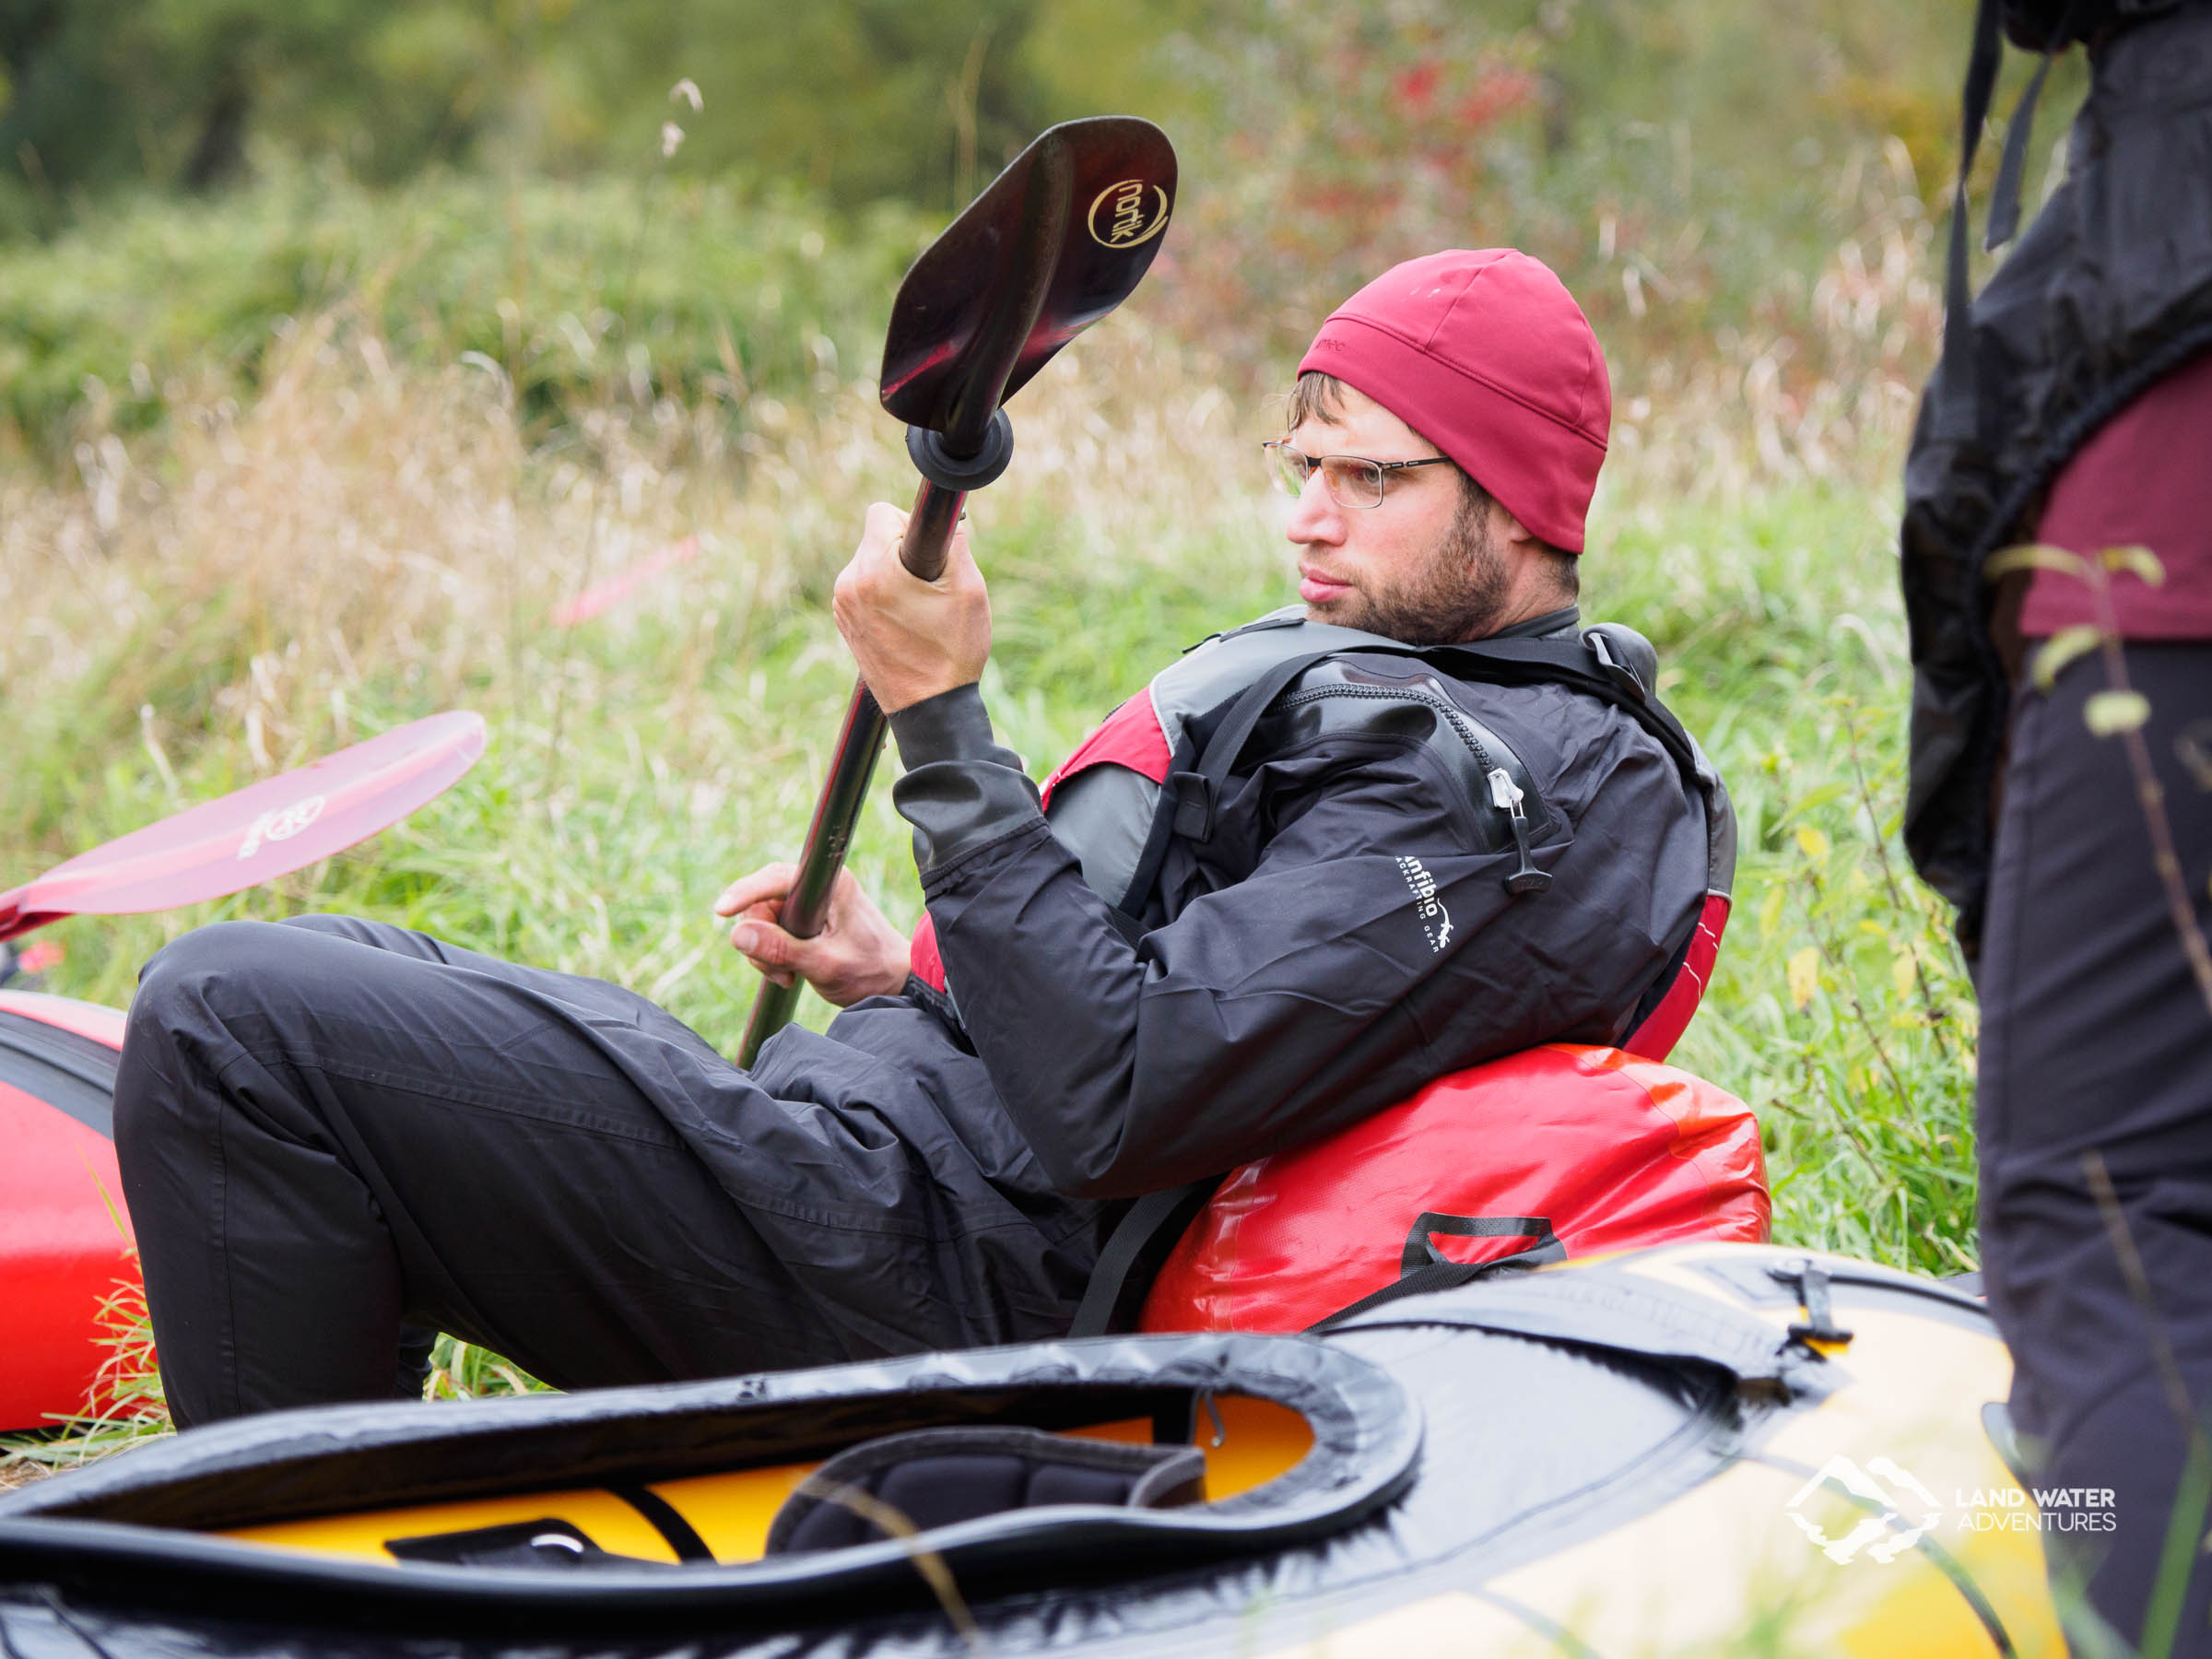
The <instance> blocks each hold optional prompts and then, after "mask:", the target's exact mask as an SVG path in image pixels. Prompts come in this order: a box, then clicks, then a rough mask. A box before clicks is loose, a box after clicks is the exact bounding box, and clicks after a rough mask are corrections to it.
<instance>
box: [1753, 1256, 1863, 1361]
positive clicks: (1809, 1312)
mask: <svg viewBox="0 0 2212 1659" xmlns="http://www.w3.org/2000/svg"><path fill="white" fill-rule="evenodd" d="M1767 1272H1768V1274H1769V1275H1770V1276H1771V1277H1774V1278H1776V1279H1778V1280H1780V1281H1781V1282H1782V1283H1783V1284H1785V1285H1788V1286H1790V1287H1792V1288H1794V1289H1795V1290H1796V1292H1797V1296H1798V1300H1800V1301H1802V1302H1803V1303H1804V1304H1805V1318H1804V1319H1803V1320H1802V1321H1800V1322H1799V1323H1798V1324H1793V1325H1792V1326H1790V1340H1791V1341H1792V1342H1795V1343H1800V1344H1803V1345H1804V1346H1805V1347H1812V1346H1813V1344H1815V1343H1817V1342H1827V1343H1833V1344H1835V1345H1837V1346H1838V1347H1841V1346H1842V1345H1843V1344H1845V1343H1847V1342H1849V1341H1850V1340H1851V1335H1852V1334H1851V1333H1850V1332H1849V1331H1847V1330H1845V1329H1843V1327H1842V1326H1841V1325H1839V1324H1837V1323H1836V1319H1835V1306H1834V1304H1833V1303H1832V1302H1830V1300H1829V1296H1828V1269H1827V1268H1825V1267H1823V1266H1821V1265H1820V1264H1819V1263H1818V1262H1816V1261H1814V1260H1813V1259H1812V1258H1811V1257H1810V1256H1807V1257H1806V1258H1804V1259H1803V1260H1802V1261H1799V1262H1798V1263H1796V1264H1795V1265H1787V1266H1781V1267H1770V1268H1768V1269H1767Z"/></svg>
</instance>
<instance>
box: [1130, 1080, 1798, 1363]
mask: <svg viewBox="0 0 2212 1659" xmlns="http://www.w3.org/2000/svg"><path fill="white" fill-rule="evenodd" d="M1769 1213H1770V1206H1769V1203H1768V1198H1767V1186H1766V1160H1765V1159H1764V1157H1763V1156H1762V1155H1761V1152H1760V1148H1759V1124H1758V1122H1757V1120H1756V1119H1754V1118H1753V1116H1752V1115H1751V1109H1750V1108H1749V1107H1747V1106H1746V1105H1745V1104H1744V1103H1743V1102H1742V1101H1741V1100H1737V1099H1736V1098H1735V1096H1733V1095H1731V1094H1729V1093H1727V1092H1726V1091H1725V1090H1724V1089H1722V1088H1716V1087H1714V1086H1713V1085H1712V1084H1711V1083H1708V1082H1706V1081H1704V1079H1702V1078H1700V1077H1692V1076H1691V1075H1690V1074H1689V1073H1688V1072H1685V1071H1677V1069H1676V1068H1675V1067H1673V1066H1671V1065H1661V1064H1659V1063H1658V1062H1656V1061H1652V1060H1641V1059H1638V1058H1637V1057H1636V1056H1635V1055H1633V1054H1630V1053H1624V1052H1623V1051H1622V1050H1619V1049H1616V1048H1590V1047H1585V1046H1583V1045H1581V1044H1577V1043H1566V1042H1555V1043H1548V1044H1547V1045H1545V1046H1544V1047H1542V1048H1535V1049H1529V1050H1527V1051H1525V1052H1524V1053H1517V1054H1508V1055H1506V1056H1504V1057H1503V1058H1502V1059H1498V1060H1492V1061H1490V1062H1488V1064H1487V1065H1477V1066H1471V1067H1469V1068H1468V1069H1467V1070H1465V1071H1462V1072H1454V1073H1453V1075H1452V1076H1450V1077H1443V1078H1440V1079H1439V1080H1438V1081H1436V1082H1434V1083H1431V1084H1430V1085H1429V1087H1428V1088H1424V1089H1422V1090H1421V1091H1420V1092H1419V1093H1418V1094H1417V1095H1415V1096H1414V1097H1413V1098H1412V1099H1410V1100H1406V1101H1404V1102H1402V1103H1401V1104H1399V1105H1396V1106H1393V1107H1389V1108H1387V1109H1385V1110H1384V1111H1382V1112H1377V1113H1375V1115H1374V1116H1372V1117H1371V1118H1367V1119H1365V1120H1363V1121H1362V1122H1360V1123H1358V1124H1354V1125H1353V1126H1352V1127H1351V1128H1349V1129H1347V1130H1345V1131H1344V1132H1343V1133H1341V1134H1339V1135H1332V1136H1330V1137H1329V1138H1328V1139H1326V1140H1323V1141H1317V1142H1315V1143H1314V1144H1313V1145H1312V1146H1309V1147H1300V1148H1299V1149H1298V1150H1296V1151H1294V1152H1286V1153H1281V1154H1279V1155H1277V1156H1276V1157H1272V1158H1263V1159H1258V1160H1257V1161H1256V1162H1253V1163H1248V1164H1245V1165H1244V1166H1243V1167H1242V1168H1241V1169H1238V1170H1234V1171H1230V1174H1229V1176H1228V1178H1227V1179H1226V1180H1224V1181H1223V1182H1222V1183H1221V1185H1220V1187H1219V1189H1218V1191H1217V1192H1216V1193H1215V1194H1214V1196H1213V1199H1212V1200H1211V1202H1209V1203H1208V1204H1207V1205H1206V1208H1205V1209H1204V1210H1202V1211H1201V1212H1200V1213H1199V1215H1198V1218H1197V1219H1196V1220H1194V1222H1192V1223H1191V1225H1190V1228H1189V1230H1187V1231H1185V1232H1184V1233H1183V1235H1182V1240H1181V1241H1180V1242H1178V1243H1177V1244H1176V1246H1175V1249H1174V1252H1173V1253H1171V1255H1170V1256H1169V1258H1168V1261H1167V1265H1166V1266H1164V1267H1163V1268H1162V1269H1161V1270H1160V1272H1159V1277H1157V1278H1156V1279H1154V1281H1153V1284H1152V1290H1151V1294H1150V1296H1149V1297H1147V1300H1146V1302H1145V1309H1144V1317H1143V1320H1142V1324H1141V1326H1140V1328H1141V1329H1143V1330H1147V1331H1300V1330H1303V1329H1305V1328H1306V1327H1307V1326H1308V1325H1311V1324H1313V1323H1314V1322H1316V1321H1317V1320H1321V1319H1325V1318H1326V1317H1328V1315H1330V1314H1331V1313H1334V1312H1337V1311H1338V1310H1340V1309H1342V1308H1345V1307H1347V1306H1348V1305H1350V1304H1351V1303H1353V1302H1355V1301H1358V1300H1360V1299H1361V1298H1362V1297H1365V1296H1369V1295H1371V1294H1372V1293H1373V1292H1375V1291H1377V1290H1380V1289H1382V1288H1384V1287H1385V1286H1387V1285H1389V1284H1391V1283H1392V1282H1394V1280H1396V1279H1397V1278H1399V1277H1402V1276H1403V1275H1404V1274H1406V1273H1408V1272H1412V1271H1414V1270H1416V1269H1418V1268H1420V1267H1424V1266H1427V1265H1430V1264H1432V1263H1437V1262H1465V1263H1473V1262H1487V1261H1492V1260H1499V1259H1502V1258H1504V1257H1507V1256H1512V1255H1521V1254H1527V1255H1530V1256H1532V1257H1533V1258H1534V1259H1535V1260H1537V1261H1557V1260H1559V1259H1561V1258H1562V1257H1564V1256H1568V1255H1574V1256H1583V1255H1589V1254H1593V1253H1596V1252H1600V1251H1606V1250H1620V1249H1626V1248H1629V1247H1630V1246H1634V1245H1644V1244H1663V1243H1666V1242H1668V1241H1675V1240H1682V1239H1719V1240H1730V1241H1743V1242H1750V1243H1760V1242H1764V1241H1765V1240H1766V1237H1767V1227H1768V1218H1769Z"/></svg>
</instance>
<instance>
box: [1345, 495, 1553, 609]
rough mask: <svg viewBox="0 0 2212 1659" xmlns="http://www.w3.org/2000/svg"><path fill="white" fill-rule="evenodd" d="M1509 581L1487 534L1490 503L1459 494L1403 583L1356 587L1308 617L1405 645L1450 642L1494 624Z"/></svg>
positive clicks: (1510, 582)
mask: <svg viewBox="0 0 2212 1659" xmlns="http://www.w3.org/2000/svg"><path fill="white" fill-rule="evenodd" d="M1511 585H1512V572H1511V571H1509V570H1508V569H1507V568H1506V563H1505V560H1504V559H1503V558H1502V557H1500V554H1499V551H1498V547H1497V544H1496V543H1495V542H1494V541H1493V540H1492V539H1491V536H1490V503H1489V502H1488V501H1487V500H1475V499H1472V498H1470V497H1468V496H1465V495H1464V494H1463V495H1462V496H1461V497H1460V501H1459V509H1458V511H1457V512H1454V513H1453V515H1452V527H1451V528H1450V529H1449V530H1447V531H1446V532H1445V533H1444V538H1443V540H1442V541H1441V542H1440V543H1438V544H1437V547H1436V549H1435V551H1433V552H1432V553H1430V556H1429V558H1428V559H1426V560H1425V561H1424V562H1423V563H1422V565H1421V567H1420V569H1418V571H1415V572H1414V573H1413V574H1412V575H1411V576H1410V577H1408V578H1407V579H1406V582H1405V583H1404V585H1403V586H1401V587H1396V588H1393V589H1390V590H1387V591H1384V592H1381V593H1377V592H1375V591H1373V590H1371V589H1369V588H1364V587H1362V588H1355V589H1353V590H1352V594H1351V595H1350V596H1349V597H1348V599H1347V601H1346V602H1343V603H1340V604H1339V605H1335V606H1330V607H1329V609H1330V610H1331V612H1332V613H1334V614H1332V615H1330V616H1329V617H1327V618H1320V617H1314V618H1312V619H1313V620H1314V621H1322V620H1324V619H1325V620H1327V621H1330V622H1334V623H1335V624H1337V625H1338V626H1339V627H1343V628H1358V629H1364V630H1365V631H1367V632H1368V633H1373V634H1381V635H1382V637H1383V638H1385V639H1389V640H1397V641H1402V642H1403V643H1405V644H1407V645H1456V644H1458V643H1460V642H1461V641H1465V640H1479V639H1482V638H1484V637H1485V636H1486V635H1488V634H1490V633H1493V632H1495V631H1496V629H1497V627H1498V619H1499V618H1500V616H1501V615H1502V614H1503V613H1504V610H1505V601H1506V591H1507V589H1508V588H1509V587H1510V586H1511ZM1310 614H1311V613H1310V612H1309V615H1310Z"/></svg>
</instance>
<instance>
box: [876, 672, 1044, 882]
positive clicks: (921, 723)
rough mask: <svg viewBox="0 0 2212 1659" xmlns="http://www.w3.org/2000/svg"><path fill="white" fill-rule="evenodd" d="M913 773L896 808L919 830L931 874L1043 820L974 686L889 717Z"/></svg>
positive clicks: (896, 791) (918, 853)
mask: <svg viewBox="0 0 2212 1659" xmlns="http://www.w3.org/2000/svg"><path fill="white" fill-rule="evenodd" d="M890 724H891V734H892V735H893V736H894V737H896V738H897V739H898V742H899V758H900V760H901V761H902V762H904V763H905V766H906V769H907V770H906V775H905V776H904V777H902V778H900V780H899V781H898V782H896V783H894V784H892V785H891V805H892V806H895V807H897V808H898V810H899V815H900V817H901V818H905V819H906V821H907V822H908V823H910V824H912V825H913V827H914V864H915V865H916V866H917V867H918V868H919V869H920V870H921V871H922V873H923V874H924V876H926V875H928V874H929V872H930V871H932V870H934V869H936V868H938V867H940V866H942V865H947V864H950V863H953V862H954V861H956V860H958V859H960V858H962V857H965V856H966V855H967V854H968V853H972V852H975V851H976V850H977V849H978V848H981V847H983V846H985V845H987V844H989V843H990V842H992V841H997V840H999V839H1001V838H1002V837H1004V836H1006V835H1008V834H1010V833H1011V832H1013V831H1014V830H1018V829H1021V828H1022V827H1023V826H1025V825H1027V824H1030V823H1040V822H1041V821H1042V819H1043V814H1042V810H1041V807H1040V806H1039V805H1038V794H1037V785H1036V784H1035V783H1033V782H1030V778H1029V774H1028V773H1026V772H1024V771H1022V770H1021V759H1020V757H1019V756H1018V755H1016V754H1015V753H1014V751H1013V750H1011V749H1007V748H1001V747H999V746H998V745H997V744H995V743H994V742H993V741H992V738H991V716H990V715H989V713H987V712H985V711H984V708H983V697H982V692H981V691H980V690H978V689H977V688H975V687H973V686H959V687H956V688H953V689H952V690H950V691H942V692H939V693H938V694H937V695H936V696H935V697H931V698H924V700H922V701H920V702H918V703H914V704H912V705H910V706H909V707H907V708H903V709H901V710H900V711H899V712H897V713H896V714H893V715H892V716H891V717H890Z"/></svg>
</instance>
